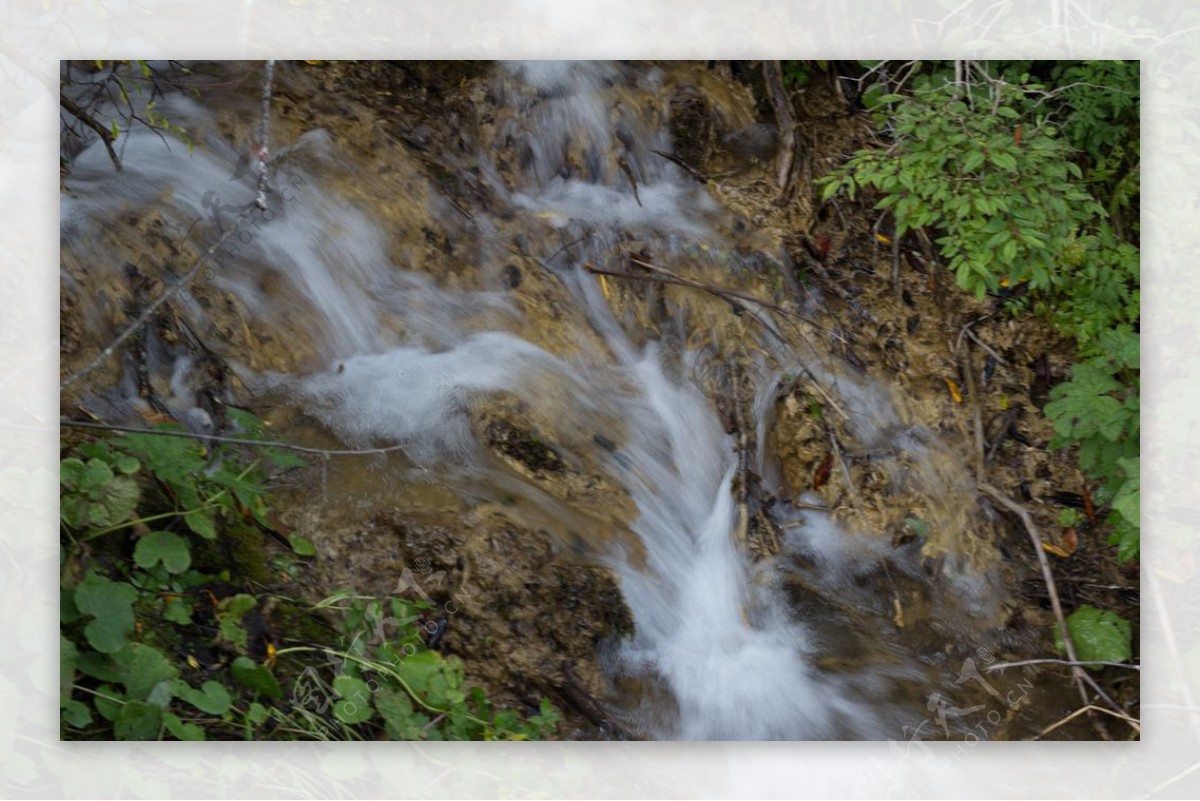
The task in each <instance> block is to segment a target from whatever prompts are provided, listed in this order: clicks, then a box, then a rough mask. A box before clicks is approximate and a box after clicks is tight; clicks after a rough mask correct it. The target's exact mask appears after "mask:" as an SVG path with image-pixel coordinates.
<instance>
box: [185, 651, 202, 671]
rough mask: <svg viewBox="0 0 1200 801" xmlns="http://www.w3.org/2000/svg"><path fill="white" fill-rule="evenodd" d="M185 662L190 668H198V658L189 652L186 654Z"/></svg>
mask: <svg viewBox="0 0 1200 801" xmlns="http://www.w3.org/2000/svg"><path fill="white" fill-rule="evenodd" d="M187 663H188V667H190V668H191V669H192V670H199V669H200V660H198V659H196V657H194V656H192V655H191V654H188V658H187Z"/></svg>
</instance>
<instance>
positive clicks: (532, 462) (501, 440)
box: [485, 420, 563, 473]
mask: <svg viewBox="0 0 1200 801" xmlns="http://www.w3.org/2000/svg"><path fill="white" fill-rule="evenodd" d="M485 435H486V437H487V442H488V444H489V445H491V446H492V447H493V448H495V449H496V450H498V451H500V452H501V453H502V454H504V455H505V456H508V457H509V458H511V459H514V460H515V461H517V462H519V463H521V464H522V465H524V466H525V467H527V468H529V470H530V471H532V472H533V473H561V472H562V470H563V461H562V457H561V456H559V455H558V451H556V450H555V449H554V446H553V445H550V444H549V443H547V442H546V441H545V440H543V439H542V438H541V437H539V436H538V435H537V434H536V433H535V432H533V431H528V430H525V429H520V428H517V427H516V426H514V425H512V424H511V423H509V422H507V421H505V420H493V421H492V422H491V423H490V424H489V425H488V427H487V430H486V432H485Z"/></svg>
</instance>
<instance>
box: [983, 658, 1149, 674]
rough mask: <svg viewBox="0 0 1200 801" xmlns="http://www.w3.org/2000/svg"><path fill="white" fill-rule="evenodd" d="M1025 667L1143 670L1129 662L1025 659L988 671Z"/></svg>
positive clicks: (1004, 663)
mask: <svg viewBox="0 0 1200 801" xmlns="http://www.w3.org/2000/svg"><path fill="white" fill-rule="evenodd" d="M1024 665H1069V666H1071V667H1074V666H1076V665H1078V666H1080V667H1087V666H1088V665H1107V666H1108V667H1119V668H1125V669H1126V670H1141V669H1142V666H1141V665H1131V664H1129V663H1127V662H1071V661H1070V660H1067V659H1024V660H1022V661H1020V662H997V663H996V664H994V665H988V667H987V669H988V670H989V671H992V670H1003V669H1004V668H1010V667H1023V666H1024Z"/></svg>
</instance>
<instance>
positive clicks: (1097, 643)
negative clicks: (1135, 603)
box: [1057, 604, 1133, 670]
mask: <svg viewBox="0 0 1200 801" xmlns="http://www.w3.org/2000/svg"><path fill="white" fill-rule="evenodd" d="M1067 630H1068V631H1069V632H1070V633H1071V642H1073V643H1074V644H1075V655H1076V656H1078V657H1079V659H1080V661H1082V662H1125V661H1127V660H1129V659H1131V658H1132V657H1133V626H1132V624H1130V622H1129V621H1128V620H1126V619H1125V618H1123V617H1121V616H1120V615H1118V614H1116V613H1114V612H1108V611H1105V610H1101V609H1097V608H1096V607H1094V606H1089V605H1087V604H1084V605H1083V606H1081V607H1079V608H1078V609H1076V610H1075V611H1074V612H1072V613H1071V614H1070V615H1069V616H1068V617H1067ZM1057 645H1058V650H1059V651H1060V652H1065V651H1066V646H1065V645H1064V644H1063V642H1062V636H1061V635H1059V636H1058V638H1057ZM1090 667H1091V669H1092V670H1102V669H1103V665H1092V666H1090Z"/></svg>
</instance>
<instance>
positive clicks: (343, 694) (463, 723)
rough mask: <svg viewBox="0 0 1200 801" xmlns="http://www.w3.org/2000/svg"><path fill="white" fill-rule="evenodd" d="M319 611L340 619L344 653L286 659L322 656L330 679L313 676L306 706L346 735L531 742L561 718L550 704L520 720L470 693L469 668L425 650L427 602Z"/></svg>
mask: <svg viewBox="0 0 1200 801" xmlns="http://www.w3.org/2000/svg"><path fill="white" fill-rule="evenodd" d="M320 606H322V607H323V608H326V609H333V610H336V611H338V612H340V613H341V614H342V618H341V620H342V635H343V641H344V642H347V643H348V644H346V645H344V646H343V647H342V648H338V649H331V648H325V649H315V648H312V647H309V646H298V647H295V648H290V649H286V650H283V651H280V654H279V655H280V656H285V655H288V654H291V653H308V654H317V653H320V654H323V655H325V656H326V657H329V658H330V662H329V665H328V666H329V667H330V668H331V672H332V676H327V677H322V676H320V675H319V673H317V672H314V673H312V674H311V675H309V676H308V677H307V682H306V683H305V684H303V685H302V687H301V689H302V691H303V692H302V694H304V695H305V696H306V700H305V703H304V705H305V706H308V707H310V708H313V707H315V708H316V709H318V710H320V711H322V712H323V711H325V707H326V706H327V705H329V706H330V709H331V711H332V715H333V718H334V720H335V721H337V722H338V723H340V724H341V725H342V726H343V727H356V726H357V727H363V726H365V727H367V729H368V730H369V729H371V728H381V729H382V730H383V732H384V733H385V734H386V735H387V736H388V737H389V738H392V739H401V740H479V739H482V740H530V739H542V738H543V737H546V736H549V735H551V734H553V733H554V731H555V729H556V727H557V724H558V721H559V713H558V711H557V710H556V709H555V708H554V706H553V705H552V704H551V703H550V702H549V701H548V700H546V699H544V698H543V699H542V700H541V703H540V706H539V709H538V712H537V713H536V714H534V715H531V716H528V717H525V718H522V717H521V716H520V715H519V714H518V713H517V712H516V711H514V710H507V709H497V708H496V707H495V706H494V704H492V702H491V701H489V700H488V698H487V696H486V694H485V693H484V691H483V690H482V689H480V688H479V687H472V686H470V685H468V683H467V680H466V674H465V671H464V668H463V664H462V662H461V661H459V660H458V659H457V658H454V657H444V656H442V655H441V654H440V653H438V652H437V651H434V650H430V649H429V648H428V647H426V646H425V644H424V639H423V637H422V632H421V630H420V629H418V627H417V624H418V621H421V620H422V619H423V613H424V612H427V611H429V610H431V608H432V607H431V606H430V605H429V604H428V603H426V602H424V601H415V602H410V601H405V600H402V599H399V598H393V599H391V600H390V601H388V600H383V599H376V598H365V597H361V596H352V595H348V594H343V595H337V596H333V597H331V598H329V599H326V601H324V602H323V603H322V604H321V605H320Z"/></svg>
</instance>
